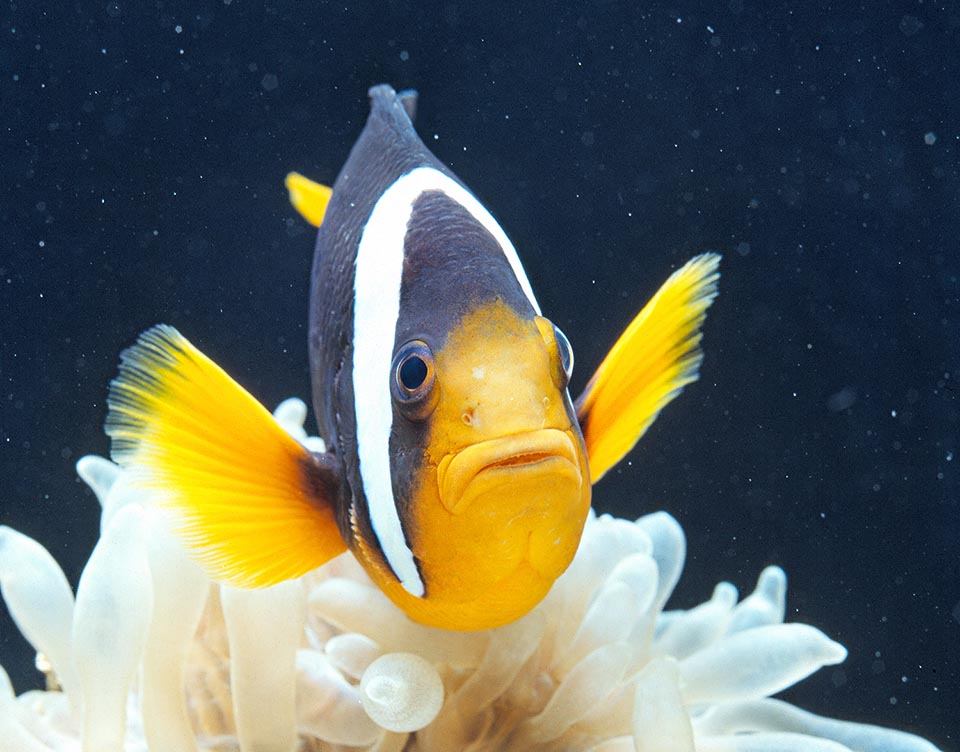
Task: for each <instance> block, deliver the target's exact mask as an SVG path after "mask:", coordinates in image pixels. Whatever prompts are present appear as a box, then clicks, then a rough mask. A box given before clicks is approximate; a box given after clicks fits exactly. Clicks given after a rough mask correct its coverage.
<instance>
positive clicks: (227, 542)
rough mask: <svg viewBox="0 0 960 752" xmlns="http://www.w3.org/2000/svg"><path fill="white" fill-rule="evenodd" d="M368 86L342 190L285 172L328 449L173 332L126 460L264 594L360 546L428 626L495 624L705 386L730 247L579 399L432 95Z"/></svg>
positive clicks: (143, 345) (132, 356)
mask: <svg viewBox="0 0 960 752" xmlns="http://www.w3.org/2000/svg"><path fill="white" fill-rule="evenodd" d="M369 96H370V101H371V112H370V116H369V119H368V120H367V123H366V126H365V127H364V129H363V131H362V133H361V134H360V137H359V139H358V140H357V142H356V144H355V145H354V147H353V149H352V151H351V152H350V155H349V158H348V159H347V162H346V164H345V165H344V166H343V168H342V170H341V171H340V174H339V175H338V177H337V179H336V181H335V182H334V184H333V188H332V189H330V188H326V187H325V186H321V185H319V184H317V183H313V182H312V181H310V180H308V179H306V178H304V177H302V176H300V175H298V174H296V173H292V174H291V175H290V176H288V179H287V186H288V189H289V191H290V196H291V201H292V202H293V204H294V207H295V208H297V209H298V210H299V211H300V213H301V214H302V215H303V216H304V217H305V218H306V219H307V220H308V221H310V222H312V223H313V224H314V225H317V226H318V227H319V230H318V235H317V241H316V252H315V256H314V262H313V271H312V280H311V294H310V308H309V317H310V331H309V351H310V371H311V380H312V392H313V408H314V415H315V417H316V421H317V424H318V429H319V435H320V437H321V438H322V439H323V442H324V443H325V450H324V451H311V450H310V449H308V448H307V447H305V446H304V445H303V444H301V443H300V442H298V441H297V440H295V439H294V438H293V437H292V436H290V435H289V434H288V433H287V432H286V431H285V430H284V429H283V428H281V426H280V425H279V424H278V423H277V422H276V420H275V419H274V418H273V416H272V415H271V414H270V413H269V412H268V411H267V410H266V409H265V408H264V407H263V406H261V405H260V403H258V402H257V401H256V399H254V398H253V397H252V396H250V394H249V393H247V392H246V391H245V390H244V389H243V388H242V387H241V386H239V385H238V384H237V383H236V382H235V381H234V380H233V379H232V378H231V377H230V376H228V375H227V374H226V373H225V372H224V371H223V370H222V369H221V368H220V367H219V366H217V365H216V364H215V363H214V362H213V361H212V360H210V359H209V358H208V357H206V356H205V355H204V354H203V353H201V352H200V351H199V350H198V349H197V348H195V347H194V346H193V345H192V344H190V342H188V341H187V340H186V339H185V338H184V337H183V336H182V335H181V334H180V333H179V332H178V331H177V330H176V329H174V328H173V327H170V326H166V325H158V326H155V327H153V328H152V329H149V330H148V331H146V332H145V333H143V334H142V335H141V336H140V338H139V339H138V340H137V342H136V344H134V345H133V346H132V347H131V348H129V349H128V350H126V351H124V352H123V354H122V355H121V362H120V367H119V374H118V375H117V377H116V378H115V379H114V380H113V381H112V382H111V385H110V392H109V398H108V415H107V422H106V430H107V433H108V434H109V436H110V437H111V442H112V443H111V452H112V456H113V458H114V460H115V461H116V462H118V464H120V465H121V466H123V467H125V468H127V469H129V471H130V473H131V477H132V478H133V480H134V482H135V483H137V484H140V485H141V486H142V487H148V488H150V489H152V490H153V491H154V492H155V493H156V494H158V495H159V497H160V498H161V503H162V504H164V505H165V506H167V507H169V508H171V509H172V510H173V511H174V512H175V513H176V516H177V519H178V522H177V530H178V532H179V533H180V535H181V536H182V538H183V540H184V541H185V542H186V543H187V545H188V547H189V548H190V549H191V550H192V551H193V553H194V555H195V556H196V558H197V559H198V561H199V562H200V563H201V564H202V565H203V566H204V567H205V568H206V569H207V571H208V572H209V573H210V575H211V576H212V577H213V578H214V579H216V580H218V581H221V582H225V583H229V584H231V585H235V586H241V587H266V586H269V585H272V584H276V583H278V582H281V581H284V580H288V579H292V578H295V577H298V576H300V575H303V574H305V573H306V572H308V571H310V570H312V569H315V568H316V567H318V566H320V565H322V564H323V563H325V562H326V561H328V560H330V559H331V558H333V557H334V556H337V555H338V554H340V553H342V552H343V551H345V550H347V549H349V550H350V551H352V552H353V554H354V555H355V556H356V558H357V559H358V560H359V561H360V563H361V564H362V565H363V567H364V569H365V570H366V572H367V573H368V574H369V576H370V578H371V579H372V580H373V582H374V583H375V584H376V585H377V586H378V587H379V588H380V589H381V590H382V591H383V592H384V593H385V594H386V595H387V596H388V597H389V598H390V599H391V600H392V601H393V602H394V603H395V604H396V605H397V606H399V607H400V608H401V609H402V610H403V611H404V612H405V613H406V614H407V615H408V616H409V617H410V618H411V619H413V620H415V621H417V622H420V623H423V624H427V625H431V626H436V627H442V628H447V629H455V630H476V629H486V628H490V627H495V626H499V625H502V624H506V623H508V622H510V621H513V620H515V619H517V618H519V617H520V616H522V615H523V614H525V613H527V612H528V611H530V610H531V609H532V608H533V607H534V606H535V605H536V604H537V603H538V602H539V601H540V600H541V599H542V598H543V597H544V596H545V595H546V593H547V591H548V590H549V589H550V587H551V585H552V584H553V582H554V581H555V580H556V579H557V577H559V576H560V575H561V574H562V573H563V571H564V570H565V569H566V568H567V566H568V565H569V564H570V562H571V560H572V559H573V556H574V554H575V552H576V550H577V546H578V544H579V541H580V535H581V532H582V530H583V526H584V523H585V521H586V518H587V514H588V511H589V509H590V503H591V486H592V484H593V483H596V482H597V480H599V479H600V478H601V477H603V475H604V473H606V472H607V471H608V470H609V469H610V468H611V467H613V466H614V465H615V464H616V463H617V462H619V461H620V459H621V458H622V457H623V456H624V455H625V454H626V453H627V452H628V451H629V450H630V449H631V448H632V447H633V446H634V444H635V443H636V442H637V440H638V439H639V438H640V436H641V435H642V434H643V433H644V431H646V429H647V427H648V426H649V425H650V424H651V423H652V422H653V420H654V419H655V418H656V416H657V415H658V414H659V412H660V410H661V409H662V408H663V407H664V406H665V405H666V404H667V403H668V402H669V401H670V400H672V399H673V398H674V397H675V396H677V394H678V393H679V392H680V391H681V390H682V389H683V387H684V386H685V385H687V384H689V383H690V382H692V381H695V380H696V379H697V378H698V371H699V367H700V363H701V360H702V357H703V356H702V353H701V350H700V340H701V336H702V335H701V332H700V329H701V326H702V324H703V321H704V318H705V315H706V310H707V308H708V307H709V306H710V304H711V302H712V301H713V299H714V297H715V296H716V293H717V281H718V279H719V272H718V264H719V259H720V257H719V256H718V255H717V254H714V253H707V254H703V255H700V256H697V257H695V258H694V259H692V260H691V261H690V262H688V263H687V264H686V265H685V266H683V267H682V268H680V269H679V270H677V271H676V272H675V273H674V274H673V275H672V276H671V277H670V278H669V279H668V280H667V282H666V283H665V284H664V285H663V286H662V287H661V288H660V290H659V291H658V292H657V293H656V295H655V296H654V297H653V298H652V299H651V300H650V301H649V302H648V303H647V305H646V306H645V307H644V308H643V310H642V311H641V312H640V313H639V314H638V315H637V317H636V318H635V319H634V320H633V322H632V323H631V324H630V325H629V327H628V328H627V329H626V331H625V332H624V333H623V334H622V335H621V337H620V338H619V340H618V341H617V342H616V343H615V344H614V346H613V349H611V350H610V352H609V354H608V355H607V356H606V358H605V359H604V361H603V362H602V363H601V364H600V366H599V368H598V369H597V371H596V373H595V374H594V376H593V377H592V378H591V379H590V381H589V383H588V384H587V386H586V388H585V389H584V391H583V393H582V394H581V395H580V396H579V397H578V398H577V400H576V401H573V400H571V398H570V394H569V391H568V388H567V386H568V383H569V381H570V377H571V373H572V370H573V351H572V349H571V346H570V343H569V341H568V340H567V338H566V336H565V335H564V334H563V332H561V331H560V329H559V328H558V327H557V326H556V325H555V324H553V323H552V322H551V321H550V320H549V319H547V318H545V317H544V316H543V315H542V314H541V311H540V306H539V305H538V304H537V300H536V297H535V296H534V293H533V290H532V288H531V285H530V282H529V280H528V279H527V275H526V273H525V272H524V269H523V266H522V265H521V263H520V259H519V258H518V256H517V252H516V250H515V249H514V247H513V245H512V244H511V242H510V240H509V239H508V238H507V236H506V234H505V233H504V231H503V229H502V228H501V227H500V225H499V224H498V223H497V221H496V220H495V219H494V218H493V216H492V215H491V214H490V212H489V211H488V210H487V209H486V208H485V207H484V206H483V205H482V204H481V203H480V202H479V201H478V200H477V199H476V198H475V197H474V195H473V194H472V193H471V192H470V191H469V190H468V189H467V188H466V187H465V186H464V185H463V183H461V182H460V181H459V180H458V179H457V177H456V176H455V175H454V174H453V173H452V172H451V171H450V170H449V169H448V168H447V167H446V166H445V165H443V164H442V163H441V162H440V161H439V160H438V159H437V158H436V157H435V156H434V155H433V154H431V153H430V151H429V150H428V149H427V147H426V146H425V145H424V144H423V142H422V141H421V140H420V138H419V137H418V136H417V134H416V131H415V130H414V127H413V124H412V117H413V110H414V105H415V95H414V94H413V93H412V92H405V93H401V94H397V93H396V92H394V90H393V89H392V88H391V87H389V86H387V85H380V86H375V87H373V88H372V89H371V90H370V92H369Z"/></svg>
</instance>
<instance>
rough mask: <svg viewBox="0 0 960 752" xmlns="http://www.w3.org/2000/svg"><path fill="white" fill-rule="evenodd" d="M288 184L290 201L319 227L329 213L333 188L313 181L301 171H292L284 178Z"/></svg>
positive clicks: (311, 222)
mask: <svg viewBox="0 0 960 752" xmlns="http://www.w3.org/2000/svg"><path fill="white" fill-rule="evenodd" d="M284 185H286V186H287V193H288V194H289V195H290V203H291V204H293V208H294V209H296V210H297V211H298V212H299V213H300V216H301V217H303V218H304V219H305V220H307V222H309V223H310V224H312V225H313V226H314V227H319V226H320V225H321V224H322V223H323V216H324V214H326V213H327V204H328V203H329V201H330V194H331V193H333V189H331V188H328V187H327V186H325V185H321V184H320V183H315V182H313V181H312V180H311V179H310V178H306V177H304V176H303V175H301V174H300V173H299V172H291V173H289V174H288V175H287V179H286V180H284Z"/></svg>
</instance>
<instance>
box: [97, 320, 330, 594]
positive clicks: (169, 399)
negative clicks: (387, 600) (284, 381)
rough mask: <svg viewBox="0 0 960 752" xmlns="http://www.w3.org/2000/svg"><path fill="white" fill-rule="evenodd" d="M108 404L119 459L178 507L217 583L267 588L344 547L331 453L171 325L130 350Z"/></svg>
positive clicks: (180, 523) (137, 479) (138, 480)
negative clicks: (286, 423) (311, 443)
mask: <svg viewBox="0 0 960 752" xmlns="http://www.w3.org/2000/svg"><path fill="white" fill-rule="evenodd" d="M107 402H108V406H109V412H108V415H107V423H106V431H107V434H109V436H110V437H111V440H112V446H111V454H112V456H113V459H114V460H115V461H116V462H117V463H118V464H119V465H121V466H123V467H124V468H125V469H127V470H129V472H130V476H131V479H132V482H133V484H134V485H135V486H137V487H140V488H143V489H144V490H145V491H146V492H147V493H149V494H151V495H152V496H154V497H155V498H156V499H157V501H158V502H159V503H160V504H161V505H162V506H165V507H168V508H170V509H171V510H172V511H173V512H174V515H175V517H176V522H175V529H176V531H177V532H178V533H179V535H180V537H181V538H182V539H183V540H184V542H185V543H186V544H187V546H188V548H189V549H191V551H192V553H193V554H194V555H195V557H196V559H197V560H198V561H199V562H200V564H201V565H202V566H204V568H205V569H206V570H207V572H208V573H209V574H210V576H211V577H213V578H214V579H216V580H219V581H221V582H226V583H228V584H230V585H235V586H239V587H266V586H268V585H273V584H276V583H278V582H282V581H284V580H289V579H292V578H294V577H298V576H300V575H302V574H304V573H306V572H308V571H310V570H312V569H315V568H316V567H318V566H320V565H321V564H323V563H324V562H326V561H328V560H329V559H331V558H333V557H334V556H336V555H337V554H339V553H341V552H342V551H344V550H345V548H346V547H345V545H344V543H343V540H342V538H341V536H340V533H339V529H338V527H337V523H336V514H335V507H334V499H335V498H336V488H337V483H338V482H339V481H338V475H337V473H336V470H335V465H334V459H333V457H332V455H316V454H311V453H310V452H309V451H308V450H307V449H305V448H304V447H303V446H302V445H301V444H300V443H299V442H297V441H296V439H294V438H293V437H292V436H290V435H289V434H288V433H287V432H286V431H285V430H284V429H283V428H282V427H281V426H280V424H279V423H277V422H276V420H275V419H274V418H273V416H272V415H271V414H270V413H269V412H268V411H267V410H266V409H265V408H264V407H263V406H262V405H261V404H260V403H259V402H257V401H256V400H255V399H254V398H253V397H252V396H251V395H250V394H249V393H248V392H246V391H245V390H244V389H243V388H242V387H241V386H240V385H239V384H237V383H236V382H235V381H234V380H233V379H231V378H230V376H228V375H227V374H226V373H225V372H224V371H223V370H222V369H221V368H220V367H219V366H217V365H216V363H214V362H213V361H212V360H210V359H209V358H208V357H206V356H205V355H204V354H203V353H201V352H200V351H199V350H198V349H197V348H195V347H194V346H193V345H192V344H190V342H189V341H187V339H186V338H184V337H183V336H182V335H181V334H180V333H179V332H178V331H177V330H176V329H174V328H173V327H171V326H166V325H163V324H161V325H158V326H155V327H153V328H152V329H149V330H147V331H146V332H144V333H143V334H141V335H140V337H139V339H138V340H137V342H136V344H134V345H133V346H132V347H130V348H129V349H128V350H126V351H124V353H123V354H122V355H121V362H120V372H119V374H118V376H117V377H116V378H115V379H114V380H113V381H112V382H111V384H110V394H109V396H108V399H107Z"/></svg>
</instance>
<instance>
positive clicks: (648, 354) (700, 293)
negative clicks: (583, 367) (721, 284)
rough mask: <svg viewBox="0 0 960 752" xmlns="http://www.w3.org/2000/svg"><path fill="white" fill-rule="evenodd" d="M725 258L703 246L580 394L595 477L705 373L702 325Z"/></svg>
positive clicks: (641, 315)
mask: <svg viewBox="0 0 960 752" xmlns="http://www.w3.org/2000/svg"><path fill="white" fill-rule="evenodd" d="M719 264H720V255H719V254H716V253H705V254H702V255H700V256H696V257H695V258H693V259H691V260H690V261H688V262H687V263H686V264H685V265H684V266H683V267H682V268H680V269H678V270H677V271H676V272H674V273H673V274H672V275H671V276H670V278H669V279H668V280H667V281H666V282H665V283H664V284H663V286H662V287H661V288H660V289H659V290H658V291H657V293H656V295H654V296H653V298H651V299H650V301H649V302H648V303H647V304H646V305H645V306H644V308H643V310H642V311H640V313H638V314H637V316H636V318H634V320H633V321H632V322H631V323H630V325H629V326H628V327H627V328H626V330H625V331H624V332H623V334H621V335H620V338H619V339H618V340H617V342H616V344H614V346H613V348H612V349H611V350H610V352H609V353H608V354H607V357H606V358H604V360H603V363H601V364H600V367H599V368H598V369H597V371H596V373H595V374H594V375H593V378H591V379H590V383H589V384H587V387H586V389H584V391H583V394H581V395H580V397H579V398H578V399H577V417H578V418H579V420H580V425H581V427H582V429H583V436H584V440H585V442H586V445H587V455H588V457H589V460H590V475H591V478H592V479H593V482H596V481H598V480H599V479H600V478H602V477H603V475H604V474H605V473H606V472H607V471H608V470H609V469H610V468H611V467H613V466H614V465H615V464H617V463H618V462H619V461H620V460H621V459H622V458H623V457H624V455H626V453H627V452H629V451H630V450H631V449H632V448H633V446H634V445H635V444H636V443H637V441H638V440H639V439H640V437H641V436H643V434H644V432H645V431H646V430H647V428H649V427H650V424H651V423H653V421H654V420H656V418H657V415H659V413H660V411H661V410H662V409H663V408H664V407H665V406H666V405H667V404H668V403H669V402H670V401H671V400H672V399H673V398H674V397H676V396H677V395H678V394H680V392H681V391H682V390H683V387H684V386H686V385H687V384H689V383H691V382H693V381H696V380H697V379H698V378H699V376H700V374H699V371H700V363H701V361H702V360H703V353H702V351H701V350H700V339H701V337H702V336H703V335H702V333H701V331H700V327H701V326H702V325H703V321H704V319H705V317H706V312H707V308H709V307H710V304H711V303H712V302H713V299H714V298H715V297H716V296H717V281H718V280H719V278H720V272H719Z"/></svg>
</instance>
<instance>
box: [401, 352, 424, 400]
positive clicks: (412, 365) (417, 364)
mask: <svg viewBox="0 0 960 752" xmlns="http://www.w3.org/2000/svg"><path fill="white" fill-rule="evenodd" d="M399 376H400V383H401V384H402V385H403V388H404V389H407V390H408V391H411V392H412V391H414V390H415V389H417V388H418V387H419V386H420V385H421V384H423V382H424V381H426V379H427V364H426V363H425V362H424V360H423V358H421V357H420V356H419V355H411V356H409V357H408V358H407V359H406V360H404V361H403V363H402V364H401V365H400V373H399Z"/></svg>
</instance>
